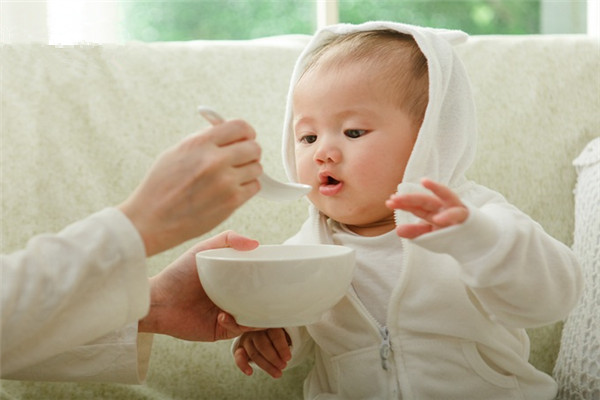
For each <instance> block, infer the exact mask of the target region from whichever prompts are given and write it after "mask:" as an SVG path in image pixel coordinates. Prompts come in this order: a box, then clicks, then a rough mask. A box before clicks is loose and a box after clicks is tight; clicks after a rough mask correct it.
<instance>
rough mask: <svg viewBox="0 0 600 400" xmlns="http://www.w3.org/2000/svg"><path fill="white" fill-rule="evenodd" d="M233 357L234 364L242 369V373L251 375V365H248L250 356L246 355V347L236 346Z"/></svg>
mask: <svg viewBox="0 0 600 400" xmlns="http://www.w3.org/2000/svg"><path fill="white" fill-rule="evenodd" d="M233 359H234V360H235V365H237V367H238V368H239V369H240V371H242V372H243V373H244V374H246V375H248V376H250V375H252V372H253V370H252V367H251V366H250V357H248V353H247V352H246V349H244V348H243V347H238V348H237V349H235V351H234V352H233Z"/></svg>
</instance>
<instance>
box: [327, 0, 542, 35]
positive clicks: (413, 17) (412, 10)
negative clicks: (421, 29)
mask: <svg viewBox="0 0 600 400" xmlns="http://www.w3.org/2000/svg"><path fill="white" fill-rule="evenodd" d="M339 8H340V21H343V22H351V23H359V22H364V21H368V20H392V21H399V22H406V23H409V24H413V25H422V26H431V27H436V28H447V29H460V30H463V31H465V32H467V33H469V34H471V35H482V34H527V33H539V29H540V28H539V25H540V1H539V0H501V1H499V0H462V1H454V0H418V1H403V0H396V1H393V0H388V1H385V0H340V6H339Z"/></svg>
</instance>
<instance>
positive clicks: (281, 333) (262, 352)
mask: <svg viewBox="0 0 600 400" xmlns="http://www.w3.org/2000/svg"><path fill="white" fill-rule="evenodd" d="M290 344H291V343H290V338H289V336H288V334H287V333H286V332H285V330H284V329H282V328H271V329H266V330H264V331H257V332H246V333H244V334H243V335H242V336H241V337H240V342H239V346H238V348H237V349H235V351H234V353H233V356H234V358H235V363H236V365H237V366H238V368H239V369H240V370H241V371H242V372H243V373H245V374H246V375H252V367H251V366H250V361H253V362H254V363H256V365H258V366H259V367H260V368H262V369H263V370H265V372H267V373H268V374H269V375H271V376H272V377H273V378H280V377H281V375H283V370H284V369H285V367H286V366H287V362H288V361H289V360H290V359H291V358H292V353H291V351H290Z"/></svg>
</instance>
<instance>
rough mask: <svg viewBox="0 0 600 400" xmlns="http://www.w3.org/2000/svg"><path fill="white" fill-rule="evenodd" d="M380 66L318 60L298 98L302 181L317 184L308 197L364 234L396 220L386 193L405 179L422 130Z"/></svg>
mask: <svg viewBox="0 0 600 400" xmlns="http://www.w3.org/2000/svg"><path fill="white" fill-rule="evenodd" d="M376 69H377V68H375V70H374V68H373V66H372V65H371V66H370V68H369V69H366V68H365V65H364V64H363V63H357V62H354V63H352V64H345V65H343V66H342V67H339V68H332V67H327V66H325V67H323V66H322V67H317V68H315V69H312V70H310V71H308V72H307V73H306V74H305V75H304V76H303V77H302V79H301V80H300V81H299V82H298V84H297V86H296V88H295V91H294V98H293V126H294V135H295V151H296V168H297V175H298V179H299V181H300V182H302V183H306V184H309V185H311V186H312V187H313V190H312V191H311V192H310V194H309V195H308V198H309V199H310V200H311V201H312V202H313V204H315V206H316V207H317V208H318V209H319V210H321V211H322V212H323V213H325V214H326V215H328V216H329V217H330V218H333V219H334V220H336V221H339V222H341V223H343V224H346V225H348V227H349V228H350V229H351V230H353V231H354V232H356V233H358V234H361V235H364V236H375V235H379V234H382V233H384V232H387V231H390V230H392V229H393V228H394V220H393V212H392V211H391V210H390V209H388V208H387V207H386V206H385V200H387V199H388V197H389V196H390V195H391V194H392V193H394V192H396V187H397V185H398V184H399V183H400V182H401V181H402V177H403V175H404V169H405V167H406V164H407V162H408V159H409V156H410V153H411V151H412V148H413V145H414V142H415V140H416V137H417V133H418V126H415V124H413V123H412V121H411V119H410V118H409V117H408V115H407V113H405V112H404V111H403V110H401V109H400V108H399V106H398V105H397V101H395V100H394V99H395V98H397V96H392V95H391V94H390V89H389V84H388V82H387V81H386V80H385V79H383V78H382V76H383V75H384V74H382V73H381V72H382V71H377V70H376Z"/></svg>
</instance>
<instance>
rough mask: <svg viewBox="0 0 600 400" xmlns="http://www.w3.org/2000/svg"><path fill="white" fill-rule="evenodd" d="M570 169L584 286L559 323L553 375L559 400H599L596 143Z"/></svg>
mask: <svg viewBox="0 0 600 400" xmlns="http://www.w3.org/2000/svg"><path fill="white" fill-rule="evenodd" d="M573 165H574V166H575V168H576V170H577V173H578V180H577V186H576V188H575V233H574V242H573V251H574V252H575V254H576V255H577V258H578V259H579V260H580V262H581V266H582V269H583V276H584V281H585V283H586V284H585V288H584V290H583V295H582V297H581V300H580V301H579V303H578V304H577V307H575V309H574V310H573V312H571V314H570V315H569V317H568V318H567V320H566V322H565V325H564V328H563V333H562V337H561V344H560V352H559V355H558V359H557V360H556V366H555V368H554V376H555V378H556V380H557V381H558V383H559V395H558V398H559V399H564V400H579V399H581V400H584V399H600V138H596V139H594V140H592V141H591V142H590V143H589V144H588V145H587V146H586V147H585V149H584V150H583V151H582V153H581V154H580V155H579V157H577V159H575V161H574V162H573Z"/></svg>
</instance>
